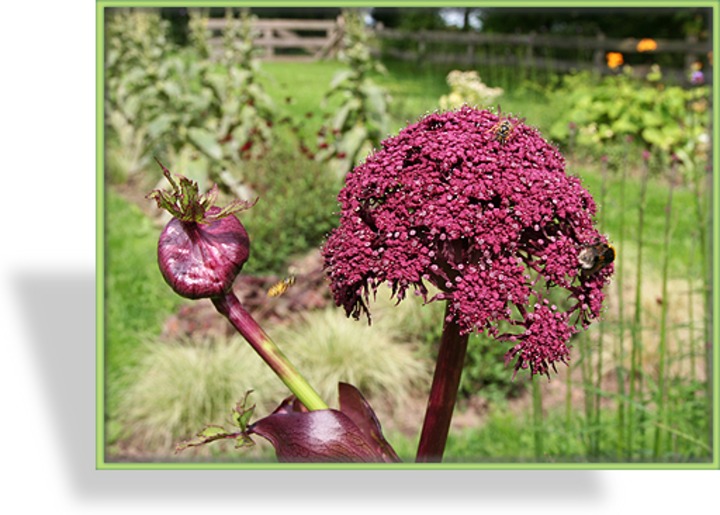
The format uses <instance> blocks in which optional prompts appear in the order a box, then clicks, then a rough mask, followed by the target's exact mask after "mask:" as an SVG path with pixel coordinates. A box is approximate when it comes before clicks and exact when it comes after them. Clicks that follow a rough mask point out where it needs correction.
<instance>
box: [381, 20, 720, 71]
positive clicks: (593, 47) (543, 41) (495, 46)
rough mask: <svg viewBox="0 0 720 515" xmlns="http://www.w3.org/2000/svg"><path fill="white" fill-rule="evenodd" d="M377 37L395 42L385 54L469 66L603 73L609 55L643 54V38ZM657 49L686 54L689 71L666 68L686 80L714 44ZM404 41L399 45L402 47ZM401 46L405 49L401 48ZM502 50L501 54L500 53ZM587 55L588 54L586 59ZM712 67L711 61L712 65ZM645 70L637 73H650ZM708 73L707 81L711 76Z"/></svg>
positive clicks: (384, 32)
mask: <svg viewBox="0 0 720 515" xmlns="http://www.w3.org/2000/svg"><path fill="white" fill-rule="evenodd" d="M374 34H375V36H376V37H377V38H379V39H380V40H385V41H388V42H394V44H388V45H383V54H384V55H388V56H390V57H394V58H397V59H401V60H407V61H414V62H432V63H452V64H459V65H465V66H474V65H490V66H493V65H494V66H510V67H515V66H517V67H526V68H531V69H543V70H551V71H555V72H567V71H570V70H593V71H596V72H598V73H600V74H606V73H611V72H612V70H611V69H610V68H609V67H608V66H607V63H606V59H605V56H606V53H607V52H620V53H622V54H623V55H625V56H627V55H629V54H638V53H641V52H640V50H639V49H638V43H639V41H640V40H639V39H635V38H625V39H617V38H606V37H604V36H603V35H602V34H599V35H598V36H597V37H580V36H549V35H541V34H532V33H531V34H484V33H468V32H445V31H423V30H420V31H417V32H407V31H401V30H395V29H379V30H376V31H375V33H374ZM654 42H655V44H656V45H657V47H656V49H655V50H652V51H650V52H647V53H648V54H667V53H674V54H682V55H683V56H684V58H683V63H684V67H683V68H680V67H674V68H663V73H664V74H667V75H670V76H674V77H676V78H685V77H686V75H687V70H688V69H689V68H690V65H691V64H692V63H694V62H696V61H698V60H700V61H701V62H707V61H708V60H709V59H708V55H709V52H710V51H711V50H712V41H703V42H699V41H697V40H696V39H694V38H687V39H685V40H672V39H657V40H654ZM398 43H399V45H398ZM398 46H400V47H402V48H398ZM500 48H501V50H499V49H500ZM568 51H575V54H576V57H575V58H557V57H555V56H554V54H560V53H564V54H568V53H572V52H568ZM581 54H582V55H583V56H585V57H584V58H581V57H580V56H581ZM710 64H711V63H710ZM645 68H646V67H644V66H642V65H641V66H639V67H637V70H636V71H637V72H639V73H645V72H646V71H647V70H646V69H645ZM709 75H711V74H706V77H708V78H709Z"/></svg>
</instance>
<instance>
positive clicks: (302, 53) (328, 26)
mask: <svg viewBox="0 0 720 515" xmlns="http://www.w3.org/2000/svg"><path fill="white" fill-rule="evenodd" d="M225 23H226V22H225V19H224V18H211V19H210V20H208V29H209V30H210V31H211V32H212V33H213V37H212V38H211V39H210V44H211V45H212V46H213V47H214V48H219V47H220V46H221V45H222V37H221V36H219V35H218V34H221V33H222V31H223V30H224V29H225ZM342 27H343V23H342V19H341V18H338V19H337V20H302V19H298V20H291V19H272V20H269V19H255V20H254V21H253V24H252V28H253V31H254V32H255V34H256V37H255V38H254V42H255V44H257V45H258V46H259V47H261V48H263V49H264V55H263V57H264V58H266V59H274V58H280V59H291V60H308V59H322V58H327V57H335V55H336V54H337V51H338V49H339V46H340V43H341V42H342V35H343V29H342Z"/></svg>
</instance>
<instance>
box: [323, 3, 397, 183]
mask: <svg viewBox="0 0 720 515" xmlns="http://www.w3.org/2000/svg"><path fill="white" fill-rule="evenodd" d="M343 20H344V24H345V25H344V30H345V35H344V37H343V47H342V50H341V52H340V55H339V60H340V61H341V62H343V63H345V64H346V65H347V67H348V69H347V70H342V71H340V72H338V73H337V74H336V75H335V76H334V77H333V80H332V82H331V83H330V89H329V90H328V91H327V92H326V93H325V96H324V97H323V102H324V103H326V102H327V101H328V100H329V99H331V98H333V97H339V98H340V105H339V106H338V107H337V108H336V109H335V112H334V114H333V115H332V117H331V120H330V121H329V123H328V124H327V125H326V126H324V127H323V129H322V132H321V133H320V141H319V147H320V148H319V150H318V153H317V159H319V160H321V161H329V162H330V166H331V167H332V169H333V170H334V172H335V174H336V175H337V176H338V177H344V175H345V174H346V173H347V172H348V171H349V170H351V169H352V168H353V167H354V166H355V165H357V164H358V163H359V162H360V160H362V159H363V158H365V156H367V155H368V154H369V153H370V151H371V150H372V149H373V148H378V147H379V146H380V142H381V141H382V140H383V139H384V138H385V137H386V136H387V135H388V131H389V117H388V103H389V102H390V97H389V96H388V94H387V92H386V91H385V89H384V88H382V87H381V86H379V85H378V84H377V83H376V82H375V81H374V80H373V78H372V77H373V74H377V73H380V74H383V73H385V72H386V71H385V68H384V67H383V66H382V64H381V63H380V62H378V61H377V60H376V59H375V58H374V57H373V55H372V53H371V51H370V46H369V35H368V32H367V31H366V30H365V24H364V21H363V18H362V16H361V14H360V13H359V12H358V10H354V9H345V10H343Z"/></svg>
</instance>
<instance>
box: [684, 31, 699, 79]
mask: <svg viewBox="0 0 720 515" xmlns="http://www.w3.org/2000/svg"><path fill="white" fill-rule="evenodd" d="M685 42H686V43H687V44H688V45H694V44H695V43H697V42H698V38H697V36H696V35H695V34H688V35H687V36H686V37H685ZM697 60H698V57H697V54H695V53H692V52H688V53H687V54H685V71H688V70H690V69H691V67H692V63H694V62H695V61H697Z"/></svg>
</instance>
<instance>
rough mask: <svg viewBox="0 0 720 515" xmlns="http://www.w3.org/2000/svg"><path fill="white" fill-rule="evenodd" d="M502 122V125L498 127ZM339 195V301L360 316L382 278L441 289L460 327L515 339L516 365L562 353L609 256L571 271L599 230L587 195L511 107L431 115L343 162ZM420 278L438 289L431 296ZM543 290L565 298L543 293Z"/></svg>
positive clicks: (544, 369) (589, 315)
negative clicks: (588, 268)
mask: <svg viewBox="0 0 720 515" xmlns="http://www.w3.org/2000/svg"><path fill="white" fill-rule="evenodd" d="M499 128H503V129H504V130H505V131H506V132H508V131H507V129H509V134H505V133H503V138H498V137H497V133H498V132H499ZM338 200H339V202H340V204H341V207H342V213H341V219H340V226H339V227H338V228H337V229H335V230H334V231H333V232H332V233H331V234H330V236H329V237H328V239H327V242H326V244H325V246H324V248H323V255H324V259H325V268H326V270H327V272H328V274H329V277H330V281H331V289H332V291H333V294H334V297H335V302H336V303H337V304H338V305H341V306H343V307H344V308H345V311H346V313H347V314H348V315H352V316H354V317H355V318H358V317H359V315H360V313H363V312H364V313H365V314H366V315H367V316H368V318H369V316H370V313H369V310H368V307H367V299H368V296H369V294H370V292H373V294H374V293H375V292H376V290H377V287H378V286H379V285H380V284H382V283H387V284H389V286H390V287H391V288H392V291H393V295H394V296H396V298H397V299H398V301H400V300H402V299H403V298H404V297H405V295H406V293H407V290H408V288H410V287H412V288H413V289H414V290H415V291H416V292H417V293H418V294H420V295H422V296H423V298H424V299H425V300H426V301H432V300H446V301H447V302H448V305H449V311H448V313H449V315H448V316H449V317H450V318H451V319H452V320H454V322H455V323H457V324H458V325H459V327H460V330H461V332H462V333H463V334H467V333H469V332H471V331H480V332H482V331H487V332H488V334H490V335H493V336H496V337H498V339H500V340H505V341H511V342H513V344H514V347H513V348H512V349H511V350H510V351H509V353H508V359H509V360H510V359H515V358H516V359H517V361H516V364H515V369H516V371H517V370H518V369H520V368H528V367H529V368H530V370H531V372H532V373H533V374H537V373H548V370H549V368H548V367H549V366H551V365H552V364H553V363H554V362H556V361H566V359H567V355H568V350H567V343H568V340H569V338H570V336H571V335H572V334H573V332H575V327H576V325H578V324H580V325H582V326H584V327H585V326H587V325H588V324H589V323H590V321H591V320H592V319H594V318H596V317H597V316H599V314H600V310H601V306H602V299H603V293H602V288H603V287H604V286H605V284H606V283H607V282H608V281H609V277H610V275H611V274H612V271H613V267H612V264H608V265H607V266H604V267H599V268H598V267H596V269H595V270H593V273H581V271H582V268H581V267H580V263H579V261H578V254H579V252H580V251H581V250H583V249H586V248H589V247H593V246H598V245H603V244H606V243H607V242H606V240H605V238H604V236H602V235H601V234H599V233H598V232H597V230H596V229H595V228H594V226H593V216H594V214H595V210H596V207H595V202H594V201H593V199H592V197H591V196H590V194H589V193H588V192H587V191H586V190H585V189H584V188H583V187H582V186H581V183H580V180H579V179H578V178H577V177H571V176H568V175H567V174H566V173H565V161H564V159H563V157H562V156H561V155H560V153H559V152H558V151H557V149H555V148H554V147H553V146H551V145H550V144H549V143H547V142H546V141H545V140H544V139H543V138H542V136H541V135H540V133H539V132H538V131H537V130H536V129H534V128H532V127H530V126H527V125H525V124H524V123H523V122H522V121H521V120H517V119H512V118H511V119H506V118H504V117H499V116H498V115H496V114H493V113H491V112H490V111H487V110H483V111H480V110H476V109H472V108H469V107H463V108H461V109H460V110H458V111H451V112H445V113H435V114H431V115H428V116H426V117H425V118H423V119H421V120H420V121H418V122H416V123H414V124H412V125H410V126H408V127H406V128H405V129H403V130H402V131H400V133H399V134H398V135H397V136H395V137H392V138H388V139H386V140H385V141H384V142H383V143H382V148H381V149H380V150H378V151H377V152H375V153H374V154H372V155H371V156H369V157H368V159H367V160H366V161H365V163H363V164H361V165H359V166H357V167H356V168H355V169H354V170H352V171H351V172H350V173H349V174H348V175H347V178H346V184H345V187H344V188H343V189H342V190H341V192H340V194H339V197H338ZM428 285H432V286H434V287H435V288H437V289H438V290H439V292H438V293H437V294H436V295H434V296H433V297H432V298H431V299H428V294H429V290H428ZM554 290H564V291H565V293H564V295H562V302H565V304H567V305H564V306H562V307H558V306H554V305H553V307H552V308H550V307H548V306H547V303H548V302H549V301H548V299H549V298H550V295H551V294H552V292H553V291H554ZM566 298H567V299H568V300H567V301H565V299H566ZM558 303H561V302H558Z"/></svg>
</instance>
